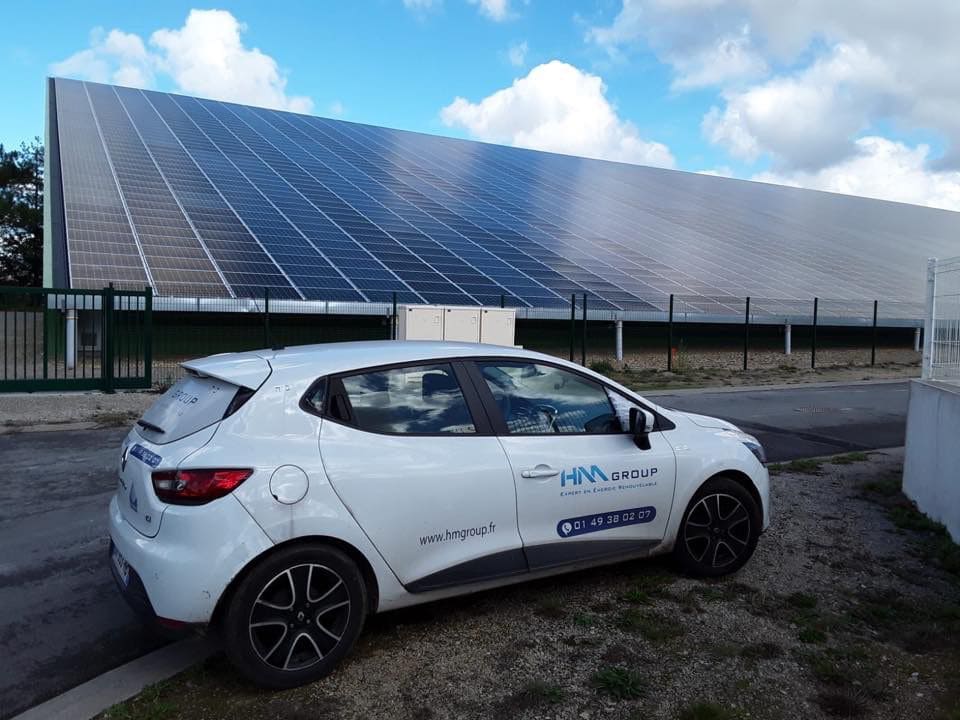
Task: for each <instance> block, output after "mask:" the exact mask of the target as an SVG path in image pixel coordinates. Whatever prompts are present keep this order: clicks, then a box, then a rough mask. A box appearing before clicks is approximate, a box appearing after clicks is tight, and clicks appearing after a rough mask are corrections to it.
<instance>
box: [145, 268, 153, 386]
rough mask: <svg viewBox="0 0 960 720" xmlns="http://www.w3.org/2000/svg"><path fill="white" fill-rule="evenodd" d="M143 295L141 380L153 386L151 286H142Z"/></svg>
mask: <svg viewBox="0 0 960 720" xmlns="http://www.w3.org/2000/svg"><path fill="white" fill-rule="evenodd" d="M144 293H145V294H144V296H143V380H144V383H145V384H146V386H147V387H148V388H150V387H153V288H152V287H150V286H149V285H148V286H147V287H145V288H144Z"/></svg>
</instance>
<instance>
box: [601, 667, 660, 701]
mask: <svg viewBox="0 0 960 720" xmlns="http://www.w3.org/2000/svg"><path fill="white" fill-rule="evenodd" d="M590 684H591V685H592V686H593V687H594V688H596V689H597V690H599V691H600V692H603V693H606V694H607V695H610V696H611V697H614V698H616V699H617V700H632V699H634V698H639V697H643V696H644V695H646V694H647V688H646V687H645V686H644V684H643V678H641V677H640V675H639V674H638V673H635V672H633V671H631V670H627V669H626V668H621V667H611V668H603V669H602V670H598V671H597V672H595V673H594V674H593V677H592V678H591V679H590Z"/></svg>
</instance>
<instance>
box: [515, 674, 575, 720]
mask: <svg viewBox="0 0 960 720" xmlns="http://www.w3.org/2000/svg"><path fill="white" fill-rule="evenodd" d="M563 698H564V692H563V688H561V687H559V686H557V685H553V684H551V683H548V682H544V681H543V680H530V681H528V682H526V683H524V684H523V686H522V687H521V688H520V689H519V690H517V691H515V692H512V693H510V694H509V695H507V697H505V698H504V699H503V700H502V701H500V707H501V710H503V711H504V714H506V715H509V716H510V717H512V716H514V715H519V714H520V713H522V712H525V711H527V710H532V709H534V708H538V707H543V706H544V705H556V704H557V703H560V702H563Z"/></svg>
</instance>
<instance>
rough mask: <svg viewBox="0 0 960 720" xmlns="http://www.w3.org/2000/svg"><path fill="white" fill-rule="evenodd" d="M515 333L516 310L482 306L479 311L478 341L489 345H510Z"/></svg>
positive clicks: (512, 342)
mask: <svg viewBox="0 0 960 720" xmlns="http://www.w3.org/2000/svg"><path fill="white" fill-rule="evenodd" d="M516 335H517V311H516V310H513V309H506V308H483V309H482V310H481V311H480V342H482V343H489V344H490V345H508V346H512V345H513V344H514V339H515V338H516Z"/></svg>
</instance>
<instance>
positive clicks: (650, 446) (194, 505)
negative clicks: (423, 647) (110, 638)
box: [110, 341, 769, 687]
mask: <svg viewBox="0 0 960 720" xmlns="http://www.w3.org/2000/svg"><path fill="white" fill-rule="evenodd" d="M184 367H185V368H186V370H187V372H188V375H187V376H186V377H185V378H184V379H182V380H180V381H179V382H178V383H177V384H176V385H174V386H173V387H172V388H170V390H168V391H167V392H166V393H165V394H164V395H163V396H162V397H161V398H160V399H159V400H158V401H157V402H156V403H155V404H154V405H153V406H152V407H151V408H150V409H149V410H147V412H146V413H145V414H144V416H143V418H142V419H141V420H139V421H138V422H137V424H136V426H135V427H134V428H133V429H132V430H131V431H130V433H129V434H128V435H127V437H126V439H125V440H124V443H123V450H122V454H121V457H120V460H119V473H120V481H119V487H118V489H117V493H116V494H115V495H114V497H113V499H112V500H111V501H110V536H111V539H112V542H111V567H112V569H113V574H114V577H115V578H116V581H117V583H118V585H119V587H120V589H121V590H122V592H123V594H124V595H125V596H126V597H127V598H128V599H129V600H130V602H131V604H132V605H133V606H134V607H135V608H137V609H139V610H141V611H143V612H144V613H145V614H146V615H148V616H149V617H151V618H154V619H159V620H160V622H161V623H163V624H165V625H168V626H170V625H177V626H179V625H184V624H198V625H209V626H214V627H216V628H217V629H218V630H219V631H220V633H221V634H222V637H223V641H224V646H225V649H226V652H227V654H228V656H229V657H230V659H231V660H232V661H233V663H234V664H235V665H236V666H237V668H238V669H239V670H240V671H241V672H242V673H243V674H244V675H246V676H247V677H249V678H250V679H252V680H254V681H255V682H257V683H260V684H263V685H267V686H271V687H291V686H295V685H298V684H301V683H304V682H308V681H310V680H314V679H316V678H318V677H321V676H323V675H324V674H326V673H328V672H329V671H330V670H331V669H332V668H333V667H334V666H335V665H336V664H337V663H338V662H339V661H340V659H341V658H343V657H344V655H346V654H347V652H349V650H350V648H351V646H352V645H353V643H354V641H355V640H356V639H357V636H358V635H359V634H360V631H361V628H362V626H363V623H364V619H365V617H366V616H367V614H368V613H372V612H378V611H383V610H392V609H394V608H399V607H403V606H406V605H413V604H417V603H423V602H429V601H431V600H436V599H438V598H442V597H448V596H451V595H458V594H463V593H468V592H474V591H477V590H483V589H486V588H492V587H496V586H499V585H506V584H508V583H515V582H520V581H523V580H525V579H527V578H534V577H543V576H545V575H550V574H554V573H561V572H566V571H569V570H575V569H578V568H583V567H586V566H590V565H597V564H602V563H608V562H614V561H618V560H623V559H628V558H637V557H643V556H649V555H654V554H657V553H666V552H671V551H672V552H673V554H674V555H675V557H676V559H677V560H678V562H679V564H680V565H681V566H682V567H683V568H684V569H685V570H686V571H688V572H690V573H692V574H695V575H701V576H718V575H723V574H726V573H730V572H733V571H735V570H737V569H738V568H740V567H741V566H742V565H743V564H744V563H745V562H746V561H747V559H748V558H749V557H750V555H751V554H752V553H753V550H754V548H755V547H756V544H757V539H758V537H759V535H760V533H761V532H762V531H763V530H764V529H765V528H766V527H767V524H768V521H769V495H768V482H769V480H768V476H767V470H766V468H765V467H764V460H765V458H764V455H763V449H762V448H761V446H760V444H759V443H758V442H757V440H756V439H755V438H753V437H752V436H750V435H747V434H745V433H743V432H741V431H740V430H738V429H737V428H736V427H735V426H733V425H731V424H730V423H728V422H725V421H723V420H717V419H714V418H709V417H704V416H702V415H693V414H690V413H683V412H678V411H675V410H668V409H665V408H661V407H658V406H656V405H654V404H653V403H650V402H648V401H646V400H644V399H643V398H641V397H639V396H637V395H636V394H634V393H633V392H631V391H630V390H629V389H627V388H625V387H623V386H621V385H618V384H616V383H614V382H612V381H610V380H608V379H606V378H604V377H603V376H601V375H598V374H597V373H594V372H591V371H590V370H586V369H584V368H582V367H580V366H578V365H574V364H572V363H568V362H564V361H563V360H558V359H556V358H553V357H549V356H546V355H541V354H538V353H534V352H529V351H525V350H520V349H514V348H507V347H496V346H490V345H469V344H461V343H448V342H436V343H433V342H396V341H392V342H391V341H384V342H357V343H342V344H327V345H316V346H308V347H299V348H290V349H286V350H278V351H262V352H247V353H236V354H227V355H215V356H212V357H208V358H203V359H201V360H195V361H192V362H188V363H185V364H184Z"/></svg>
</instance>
